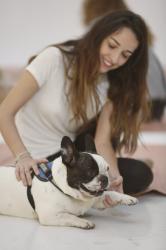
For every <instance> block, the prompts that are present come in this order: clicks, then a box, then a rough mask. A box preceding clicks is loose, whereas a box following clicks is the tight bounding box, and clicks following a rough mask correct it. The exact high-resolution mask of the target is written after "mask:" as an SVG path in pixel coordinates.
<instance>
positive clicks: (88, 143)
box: [85, 134, 97, 154]
mask: <svg viewBox="0 0 166 250" xmlns="http://www.w3.org/2000/svg"><path fill="white" fill-rule="evenodd" d="M85 150H86V151H87V152H89V153H92V154H97V150H96V146H95V143H94V139H93V137H92V136H91V135H90V134H86V135H85Z"/></svg>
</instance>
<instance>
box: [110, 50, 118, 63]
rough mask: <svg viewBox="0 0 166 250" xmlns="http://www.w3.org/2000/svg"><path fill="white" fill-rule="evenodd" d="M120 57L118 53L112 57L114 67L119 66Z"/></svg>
mask: <svg viewBox="0 0 166 250" xmlns="http://www.w3.org/2000/svg"><path fill="white" fill-rule="evenodd" d="M119 57H120V55H119V54H118V53H117V52H116V53H113V54H112V55H111V61H112V64H113V65H118V63H119Z"/></svg>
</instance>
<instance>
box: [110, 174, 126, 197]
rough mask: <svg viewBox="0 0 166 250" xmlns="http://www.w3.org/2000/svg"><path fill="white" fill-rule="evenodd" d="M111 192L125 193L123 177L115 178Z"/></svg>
mask: <svg viewBox="0 0 166 250" xmlns="http://www.w3.org/2000/svg"><path fill="white" fill-rule="evenodd" d="M109 190H113V191H116V192H119V193H123V177H122V176H121V175H118V176H117V177H115V178H114V180H113V181H112V182H111V186H110V189H109Z"/></svg>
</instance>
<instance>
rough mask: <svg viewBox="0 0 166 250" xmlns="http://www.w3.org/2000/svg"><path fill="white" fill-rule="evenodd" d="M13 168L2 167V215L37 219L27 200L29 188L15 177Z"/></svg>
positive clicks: (0, 189) (0, 173)
mask: <svg viewBox="0 0 166 250" xmlns="http://www.w3.org/2000/svg"><path fill="white" fill-rule="evenodd" d="M14 172H15V169H14V168H13V167H5V166H4V167H0V197H1V198H0V214H4V215H11V216H19V217H26V218H32V219H34V218H36V214H35V212H34V211H33V209H32V208H31V205H30V204H29V201H28V199H27V194H26V192H27V188H26V187H24V186H23V184H22V183H21V182H18V181H17V180H16V177H15V173H14Z"/></svg>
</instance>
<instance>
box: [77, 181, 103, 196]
mask: <svg viewBox="0 0 166 250" xmlns="http://www.w3.org/2000/svg"><path fill="white" fill-rule="evenodd" d="M80 187H81V189H82V190H84V191H85V192H87V193H89V194H90V195H93V196H100V195H102V194H103V193H104V191H106V190H107V189H100V190H96V191H92V190H89V189H88V188H86V187H85V186H84V185H83V184H81V185H80Z"/></svg>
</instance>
